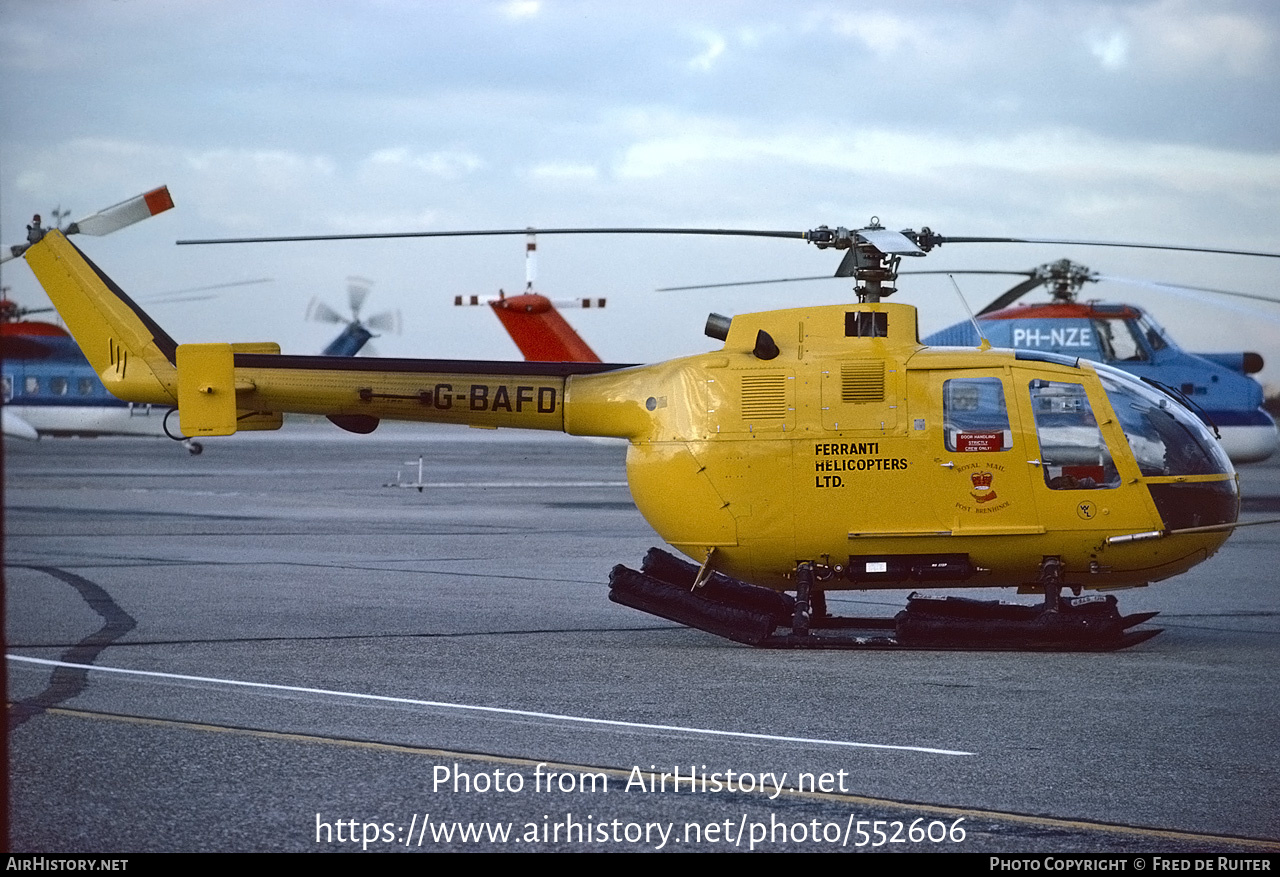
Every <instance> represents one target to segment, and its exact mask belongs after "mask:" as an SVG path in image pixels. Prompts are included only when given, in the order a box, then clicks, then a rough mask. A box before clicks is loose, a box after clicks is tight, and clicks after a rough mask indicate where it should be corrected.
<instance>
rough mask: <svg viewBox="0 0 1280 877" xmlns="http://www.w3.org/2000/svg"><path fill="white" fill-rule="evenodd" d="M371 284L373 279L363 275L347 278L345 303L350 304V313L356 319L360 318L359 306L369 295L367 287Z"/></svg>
mask: <svg viewBox="0 0 1280 877" xmlns="http://www.w3.org/2000/svg"><path fill="white" fill-rule="evenodd" d="M372 285H373V281H372V280H369V279H367V278H365V277H348V278H347V303H348V304H350V305H351V315H352V316H353V317H355V318H356V319H357V320H358V319H360V308H362V307H363V306H364V300H365V299H366V298H368V297H369V287H371V286H372Z"/></svg>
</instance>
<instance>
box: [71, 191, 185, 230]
mask: <svg viewBox="0 0 1280 877" xmlns="http://www.w3.org/2000/svg"><path fill="white" fill-rule="evenodd" d="M172 207H173V198H172V197H170V195H169V187H168V186H161V187H160V188H158V189H152V190H151V191H150V192H147V193H146V194H145V195H139V196H138V197H136V198H130V199H129V200H128V201H121V202H120V203H119V204H116V205H113V206H111V207H108V208H107V209H106V210H99V211H98V212H97V213H95V214H93V215H92V216H86V217H85V218H84V219H81V220H77V221H76V222H73V223H71V226H70V227H69V228H68V229H67V233H68V234H77V233H78V234H88V235H94V236H101V235H104V234H111V233H112V232H113V231H119V230H120V229H122V228H125V227H126V226H130V225H133V224H134V223H135V222H141V221H142V220H144V219H150V218H151V217H152V216H155V215H156V214H157V213H163V212H164V211H166V210H169V209H170V208H172Z"/></svg>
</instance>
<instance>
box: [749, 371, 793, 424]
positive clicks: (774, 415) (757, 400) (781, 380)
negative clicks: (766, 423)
mask: <svg viewBox="0 0 1280 877" xmlns="http://www.w3.org/2000/svg"><path fill="white" fill-rule="evenodd" d="M786 416H787V379H786V376H785V375H776V374H775V375H743V376H742V417H743V419H744V420H782V419H783V418H785V417H786Z"/></svg>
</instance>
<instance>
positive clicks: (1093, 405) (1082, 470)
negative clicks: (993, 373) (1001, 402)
mask: <svg viewBox="0 0 1280 877" xmlns="http://www.w3.org/2000/svg"><path fill="white" fill-rule="evenodd" d="M1040 374H1041V376H1036V374H1035V373H1034V372H1030V371H1026V370H1021V369H1015V370H1014V381H1015V383H1017V384H1019V385H1020V387H1021V392H1020V394H1019V405H1020V406H1021V407H1022V408H1023V411H1024V414H1023V418H1024V420H1025V421H1027V426H1028V429H1030V430H1033V431H1034V435H1033V441H1031V442H1028V445H1029V448H1028V455H1027V457H1026V458H1025V459H1026V460H1027V461H1028V468H1029V469H1031V470H1032V471H1033V472H1034V474H1035V477H1034V479H1033V481H1034V484H1035V494H1036V502H1037V505H1038V506H1039V508H1040V512H1041V514H1042V515H1043V516H1044V519H1045V522H1046V523H1047V524H1048V525H1049V526H1051V527H1053V528H1054V529H1063V528H1076V529H1088V528H1090V527H1101V526H1102V525H1103V517H1105V516H1106V515H1109V514H1110V511H1111V507H1112V506H1114V505H1116V502H1117V500H1118V498H1119V497H1118V493H1117V488H1119V487H1120V485H1121V479H1120V473H1119V471H1118V470H1117V468H1116V464H1115V460H1114V458H1113V457H1112V454H1111V449H1110V448H1109V447H1108V446H1107V442H1106V440H1105V438H1104V437H1103V433H1102V429H1101V427H1100V426H1099V423H1100V421H1101V419H1102V418H1101V417H1100V414H1103V413H1104V412H1105V411H1106V409H1105V408H1104V407H1100V406H1101V402H1102V398H1101V395H1100V394H1099V397H1098V398H1096V399H1093V398H1090V394H1089V392H1088V391H1087V388H1086V386H1085V384H1083V383H1081V382H1080V381H1079V380H1072V379H1071V378H1072V377H1074V376H1065V375H1064V376H1063V377H1062V379H1060V380H1053V379H1050V378H1047V377H1044V376H1043V373H1040ZM1094 384H1095V385H1096V382H1094ZM1100 515H1101V516H1103V517H1100Z"/></svg>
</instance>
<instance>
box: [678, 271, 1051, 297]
mask: <svg viewBox="0 0 1280 877" xmlns="http://www.w3.org/2000/svg"><path fill="white" fill-rule="evenodd" d="M907 274H1008V275H1010V276H1012V277H1029V276H1030V275H1031V272H1030V271H979V270H977V269H960V270H957V271H945V270H936V271H899V272H898V276H899V277H901V276H904V275H907ZM846 279H848V278H845V277H837V276H835V275H833V274H812V275H810V276H808V277H776V278H774V279H772V280H734V281H732V282H729V283H698V284H695V285H693V286H660V287H658V288H657V289H656V290H654V291H655V292H683V291H685V290H689V289H722V288H724V287H726V286H762V285H765V284H769V283H802V282H805V281H808V280H846Z"/></svg>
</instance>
